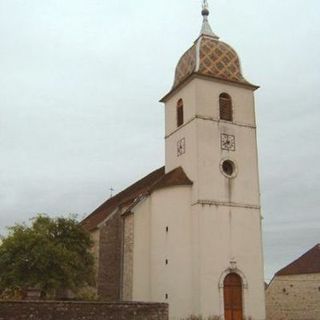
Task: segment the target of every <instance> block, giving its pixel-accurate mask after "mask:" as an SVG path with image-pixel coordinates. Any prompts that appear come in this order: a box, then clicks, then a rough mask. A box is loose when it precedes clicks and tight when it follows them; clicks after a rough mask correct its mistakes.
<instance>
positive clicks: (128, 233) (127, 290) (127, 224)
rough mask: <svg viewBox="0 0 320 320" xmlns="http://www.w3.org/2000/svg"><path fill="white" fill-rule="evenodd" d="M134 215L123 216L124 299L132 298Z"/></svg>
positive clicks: (129, 299)
mask: <svg viewBox="0 0 320 320" xmlns="http://www.w3.org/2000/svg"><path fill="white" fill-rule="evenodd" d="M133 237H134V217H133V214H129V215H127V216H126V217H125V218H124V237H123V238H124V244H123V284H122V285H123V292H122V299H123V300H124V301H131V300H132V288H133V283H132V281H133V241H134V239H133Z"/></svg>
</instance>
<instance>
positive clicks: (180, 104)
mask: <svg viewBox="0 0 320 320" xmlns="http://www.w3.org/2000/svg"><path fill="white" fill-rule="evenodd" d="M181 125H183V100H182V99H179V101H178V102H177V127H180V126H181Z"/></svg>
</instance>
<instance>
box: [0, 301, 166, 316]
mask: <svg viewBox="0 0 320 320" xmlns="http://www.w3.org/2000/svg"><path fill="white" fill-rule="evenodd" d="M18 319H19V320H27V319H32V320H111V319H112V320H131V319H132V320H133V319H134V320H146V319H152V320H168V305H167V304H163V303H133V302H132V303H104V302H37V301H30V302H25V301H23V302H22V301H0V320H18Z"/></svg>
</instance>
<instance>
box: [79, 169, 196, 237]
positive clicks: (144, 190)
mask: <svg viewBox="0 0 320 320" xmlns="http://www.w3.org/2000/svg"><path fill="white" fill-rule="evenodd" d="M174 185H192V181H191V180H190V179H189V178H188V177H187V176H186V174H185V172H184V171H183V169H182V168H181V167H179V168H176V169H174V170H172V171H171V172H169V173H167V174H165V168H164V167H161V168H159V169H157V170H155V171H153V172H151V173H150V174H148V175H147V176H145V177H144V178H142V179H141V180H139V181H137V182H135V183H134V184H132V185H131V186H129V187H128V188H126V189H125V190H123V191H121V192H120V193H118V194H116V195H115V196H113V197H112V198H110V199H108V200H107V201H105V202H104V203H103V204H102V205H101V206H99V207H98V208H97V209H96V210H94V211H93V212H92V213H91V214H90V215H89V216H88V217H86V218H85V219H84V220H83V221H82V222H81V224H82V225H83V226H84V228H85V229H87V230H89V231H91V230H94V229H95V228H97V227H98V225H99V224H100V223H101V222H103V221H104V220H105V219H106V218H107V217H108V216H109V215H110V214H111V213H112V212H114V210H116V209H117V208H119V207H121V206H129V207H130V205H132V204H134V203H135V200H136V199H137V198H138V197H140V196H141V195H143V194H149V193H151V192H153V191H155V190H157V189H161V188H166V187H169V186H174Z"/></svg>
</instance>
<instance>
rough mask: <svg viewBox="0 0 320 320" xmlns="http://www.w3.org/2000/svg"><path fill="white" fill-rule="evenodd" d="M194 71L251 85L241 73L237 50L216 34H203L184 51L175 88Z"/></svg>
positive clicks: (178, 67) (177, 68)
mask: <svg viewBox="0 0 320 320" xmlns="http://www.w3.org/2000/svg"><path fill="white" fill-rule="evenodd" d="M193 73H197V74H199V75H203V76H209V77H214V78H218V79H222V80H227V81H232V82H239V83H242V84H249V85H250V83H249V82H248V81H247V80H246V79H245V78H244V77H243V75H242V73H241V66H240V59H239V57H238V55H237V53H236V52H235V50H234V49H232V48H231V47H230V46H229V45H228V44H226V43H224V42H222V41H219V39H218V37H216V36H214V37H213V36H209V35H203V34H202V35H201V36H200V38H199V39H198V40H197V41H196V42H195V44H194V45H193V46H192V47H191V48H190V49H189V50H187V51H186V52H185V53H184V55H183V56H182V57H181V59H180V60H179V62H178V65H177V67H176V72H175V79H174V84H173V88H175V87H177V86H179V84H181V83H182V82H183V81H184V80H185V79H186V78H188V77H189V76H190V75H191V74H193Z"/></svg>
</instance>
